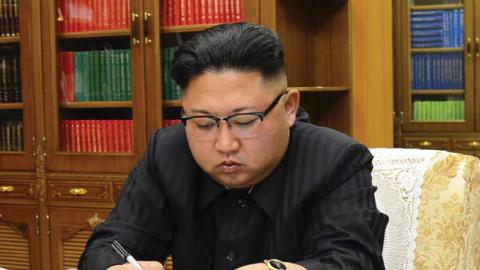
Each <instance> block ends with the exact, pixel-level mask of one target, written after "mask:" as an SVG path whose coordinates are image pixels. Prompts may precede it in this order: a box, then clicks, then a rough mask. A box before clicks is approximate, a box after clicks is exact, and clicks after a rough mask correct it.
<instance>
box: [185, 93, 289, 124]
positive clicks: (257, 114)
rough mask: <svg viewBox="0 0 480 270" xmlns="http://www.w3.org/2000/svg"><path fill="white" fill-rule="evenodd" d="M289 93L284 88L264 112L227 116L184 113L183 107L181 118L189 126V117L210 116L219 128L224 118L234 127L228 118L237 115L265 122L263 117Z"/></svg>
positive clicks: (236, 114)
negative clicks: (189, 114) (255, 117)
mask: <svg viewBox="0 0 480 270" xmlns="http://www.w3.org/2000/svg"><path fill="white" fill-rule="evenodd" d="M287 93H288V89H286V88H285V89H284V90H283V91H282V92H281V93H280V94H279V95H278V96H277V97H276V98H275V99H273V101H272V103H270V105H268V107H267V108H266V109H265V110H264V111H263V112H245V113H235V114H232V115H229V116H227V117H223V118H222V117H217V116H215V115H211V114H205V115H191V116H188V115H183V112H184V110H183V109H182V115H183V116H182V117H180V120H181V121H182V123H183V125H185V126H187V120H189V119H194V118H205V117H206V118H210V119H212V120H215V122H216V123H217V130H218V129H219V128H220V121H222V120H224V121H225V122H226V123H227V126H228V127H229V128H232V125H231V124H230V122H229V121H228V120H230V119H231V118H233V117H236V116H238V115H255V116H257V117H258V118H259V119H260V122H263V119H264V118H265V117H267V115H268V114H269V113H270V112H271V111H272V110H273V109H274V108H275V107H276V106H277V104H278V103H279V102H280V99H281V98H282V96H283V95H285V94H287Z"/></svg>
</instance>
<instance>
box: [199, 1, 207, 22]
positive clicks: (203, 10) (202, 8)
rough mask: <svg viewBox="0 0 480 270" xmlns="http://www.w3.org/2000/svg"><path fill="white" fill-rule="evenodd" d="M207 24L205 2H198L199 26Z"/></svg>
mask: <svg viewBox="0 0 480 270" xmlns="http://www.w3.org/2000/svg"><path fill="white" fill-rule="evenodd" d="M206 23H207V0H200V24H206Z"/></svg>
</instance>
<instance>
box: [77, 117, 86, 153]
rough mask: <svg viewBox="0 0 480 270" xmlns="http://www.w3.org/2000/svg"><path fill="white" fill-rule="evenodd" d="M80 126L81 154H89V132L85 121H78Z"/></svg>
mask: <svg viewBox="0 0 480 270" xmlns="http://www.w3.org/2000/svg"><path fill="white" fill-rule="evenodd" d="M78 122H79V126H80V143H79V144H80V150H79V152H82V153H84V152H87V132H86V128H85V120H78Z"/></svg>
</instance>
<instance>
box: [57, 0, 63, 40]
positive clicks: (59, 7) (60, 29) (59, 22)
mask: <svg viewBox="0 0 480 270" xmlns="http://www.w3.org/2000/svg"><path fill="white" fill-rule="evenodd" d="M57 18H58V20H57V31H58V32H59V33H63V32H65V0H58V1H57Z"/></svg>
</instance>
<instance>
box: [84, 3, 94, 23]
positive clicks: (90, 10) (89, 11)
mask: <svg viewBox="0 0 480 270" xmlns="http://www.w3.org/2000/svg"><path fill="white" fill-rule="evenodd" d="M93 6H94V1H93V0H87V5H86V7H85V8H86V9H87V11H86V13H87V18H86V19H87V21H86V31H93V27H94V21H93V20H94V19H95V16H94V14H93V12H94V10H93Z"/></svg>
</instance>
